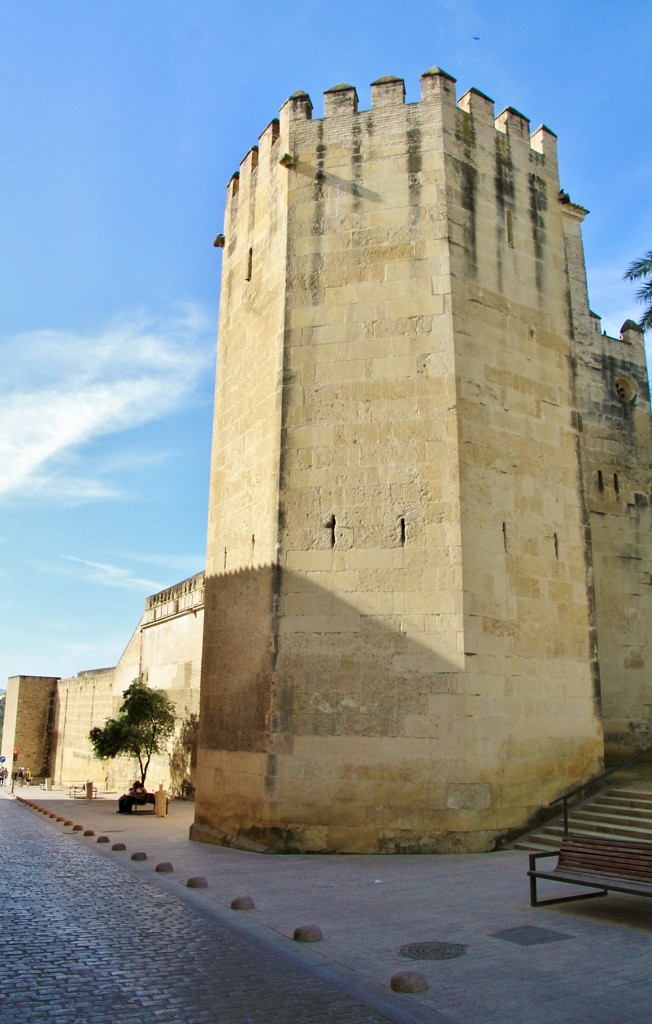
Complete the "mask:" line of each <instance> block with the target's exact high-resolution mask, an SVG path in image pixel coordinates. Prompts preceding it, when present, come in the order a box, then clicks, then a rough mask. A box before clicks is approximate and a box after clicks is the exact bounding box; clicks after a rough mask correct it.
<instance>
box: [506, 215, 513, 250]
mask: <svg viewBox="0 0 652 1024" xmlns="http://www.w3.org/2000/svg"><path fill="white" fill-rule="evenodd" d="M505 222H506V226H507V244H508V246H509V247H510V249H513V248H514V227H513V224H512V211H511V210H508V211H507V213H506V215H505Z"/></svg>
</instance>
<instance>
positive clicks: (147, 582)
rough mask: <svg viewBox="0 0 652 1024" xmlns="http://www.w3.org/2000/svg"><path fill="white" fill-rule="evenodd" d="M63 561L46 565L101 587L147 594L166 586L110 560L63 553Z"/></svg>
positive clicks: (55, 570) (53, 569)
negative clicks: (98, 560)
mask: <svg viewBox="0 0 652 1024" xmlns="http://www.w3.org/2000/svg"><path fill="white" fill-rule="evenodd" d="M63 562H64V563H66V564H65V565H55V566H48V568H49V569H50V570H51V571H54V572H59V573H60V574H61V575H65V576H72V577H74V578H75V579H78V580H80V581H82V582H84V583H95V584H97V585H99V586H102V587H118V588H119V589H121V590H137V591H144V592H145V593H147V594H153V593H156V591H158V590H163V589H164V587H165V586H166V584H165V583H161V582H160V581H159V580H151V579H145V578H143V577H141V576H135V575H134V573H133V572H132V570H131V569H126V568H124V567H123V566H119V565H112V564H111V563H110V562H93V561H91V560H90V559H87V558H78V557H77V556H76V555H64V556H63Z"/></svg>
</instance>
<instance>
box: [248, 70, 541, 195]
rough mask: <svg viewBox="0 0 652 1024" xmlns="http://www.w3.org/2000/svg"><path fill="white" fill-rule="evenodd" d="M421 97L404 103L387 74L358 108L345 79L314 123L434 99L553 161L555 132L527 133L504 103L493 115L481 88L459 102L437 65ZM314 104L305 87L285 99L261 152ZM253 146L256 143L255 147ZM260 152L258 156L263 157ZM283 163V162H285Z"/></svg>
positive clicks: (401, 89) (524, 122)
mask: <svg viewBox="0 0 652 1024" xmlns="http://www.w3.org/2000/svg"><path fill="white" fill-rule="evenodd" d="M420 84H421V99H420V101H418V102H417V103H409V104H406V102H405V82H404V80H403V79H402V78H399V77H397V76H395V75H385V76H383V77H381V78H377V79H376V80H375V81H373V82H372V83H371V86H370V90H371V107H370V108H368V109H366V108H362V109H361V108H360V105H359V97H358V93H357V90H356V88H355V86H353V85H349V84H348V83H340V84H338V85H334V86H331V87H330V88H329V89H326V90H325V91H324V94H323V96H324V113H323V117H322V118H315V119H314V120H315V122H330V121H332V120H334V119H338V118H347V119H350V118H355V117H361V116H363V115H367V114H369V113H370V112H371V113H374V112H382V113H389V112H391V110H392V109H394V110H398V109H400V108H405V107H408V108H410V109H415V108H419V107H420V106H421V105H426V106H427V105H428V104H431V103H433V102H439V103H442V104H445V105H446V106H447V107H448V112H449V114H451V115H452V114H453V113H454V110H455V108H457V109H458V110H460V111H462V112H464V113H465V114H468V115H470V116H471V118H473V120H474V122H477V124H478V125H484V126H489V125H492V126H493V128H494V130H495V131H497V132H500V133H501V134H502V135H505V136H507V137H508V138H509V139H510V141H512V142H514V143H516V144H518V143H527V144H528V145H529V147H530V148H531V149H532V150H533V151H534V152H536V153H538V154H540V155H541V156H543V157H544V159H549V160H551V162H553V163H554V164H555V165H556V135H555V134H554V132H552V131H550V129H549V128H546V127H545V125H541V126H539V127H538V128H537V129H536V130H535V131H534V132H531V131H530V121H529V120H528V118H527V117H526V116H525V115H524V114H521V113H520V111H518V110H516V109H515V108H514V107H511V106H508V107H505V108H504V109H503V110H502V111H501V112H500V113H499V114H498V115H497V116H495V115H494V101H493V100H492V99H491V98H490V97H489V96H487V95H486V94H485V93H483V92H481V91H480V90H479V89H476V88H471V89H469V90H467V92H465V93H464V94H463V95H462V96H461V97H460V98H459V100H457V99H456V92H455V86H456V79H455V78H453V76H452V75H449V74H448V73H447V72H446V71H444V70H443V69H442V68H439V67H432V68H430V69H429V70H428V71H425V72H424V73H423V74H422V75H421V79H420ZM313 109H314V108H313V104H312V100H311V98H310V95H309V94H308V93H307V92H304V91H303V90H301V89H300V90H297V91H296V92H294V93H292V95H291V96H290V97H289V98H288V99H287V100H286V102H285V103H284V104H283V106H282V107H281V111H280V122H279V120H274V121H272V122H271V124H270V126H269V127H268V128H267V129H266V130H265V132H264V133H263V135H261V137H260V145H261V150H262V149H264V150H265V155H267V153H268V151H269V148H270V146H271V145H273V144H274V142H276V141H277V139H278V138H279V134H281V135H284V136H285V137H286V138H287V139H289V136H290V135H291V133H292V128H293V127H296V126H298V125H302V124H305V122H306V121H313ZM254 149H257V147H254ZM253 153H254V150H250V151H249V153H248V154H247V156H246V157H245V158H244V160H243V162H242V164H241V167H240V173H242V171H243V169H244V168H248V167H249V166H251V167H255V166H256V164H255V163H254V159H256V158H254V156H253ZM262 155H263V154H262V152H261V158H262ZM286 166H287V165H286ZM238 188H239V183H238V181H237V179H236V178H235V176H234V178H232V179H231V181H230V182H229V190H230V192H231V193H232V194H235V193H236V192H237V191H238Z"/></svg>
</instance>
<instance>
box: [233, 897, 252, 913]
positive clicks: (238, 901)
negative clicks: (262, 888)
mask: <svg viewBox="0 0 652 1024" xmlns="http://www.w3.org/2000/svg"><path fill="white" fill-rule="evenodd" d="M255 909H256V904H255V903H254V901H253V899H252V898H251V896H236V898H235V899H234V900H231V910H255Z"/></svg>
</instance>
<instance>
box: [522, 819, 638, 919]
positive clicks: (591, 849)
mask: <svg viewBox="0 0 652 1024" xmlns="http://www.w3.org/2000/svg"><path fill="white" fill-rule="evenodd" d="M553 856H557V864H556V865H555V867H554V868H552V869H550V870H548V871H542V870H540V869H538V868H537V866H536V862H537V861H538V860H540V859H541V858H542V857H553ZM528 875H529V878H530V905H531V906H533V907H540V906H542V905H543V904H544V903H564V902H566V901H567V900H582V899H584V900H586V899H591V898H592V897H593V896H606V895H607V893H608V892H626V893H630V894H631V895H633V896H652V843H630V842H629V841H628V840H620V839H613V840H612V839H598V838H595V839H594V838H583V837H580V836H564V838H563V839H562V841H561V847H560V849H559V851H557V850H551V851H550V852H549V853H548V852H545V853H531V854H530V870H529V871H528ZM539 878H546V879H550V880H551V881H553V882H566V883H567V884H569V885H578V886H585V887H587V888H591V889H597V890H598V891H597V892H583V893H577V894H574V895H572V896H557V897H556V898H553V899H545V900H541V899H539V898H538V896H537V879H539Z"/></svg>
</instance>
